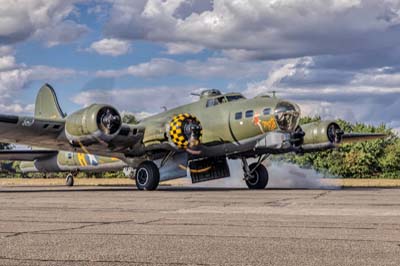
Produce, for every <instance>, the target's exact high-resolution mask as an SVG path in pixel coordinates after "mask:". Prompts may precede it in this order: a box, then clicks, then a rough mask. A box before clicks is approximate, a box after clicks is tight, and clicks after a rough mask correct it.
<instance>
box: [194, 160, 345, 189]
mask: <svg viewBox="0 0 400 266" xmlns="http://www.w3.org/2000/svg"><path fill="white" fill-rule="evenodd" d="M250 163H252V162H250V160H249V164H250ZM264 165H265V166H266V167H267V169H268V173H269V182H268V186H267V188H279V189H340V188H341V186H340V185H339V184H335V183H334V182H328V181H330V180H331V179H326V178H324V176H323V175H322V174H320V173H318V172H316V171H315V170H313V169H303V168H300V167H299V166H297V165H295V164H291V163H287V162H276V161H269V160H268V161H267V162H265V163H264ZM229 168H230V172H231V176H230V177H228V178H223V179H217V180H212V181H208V182H204V183H200V184H194V185H193V186H194V187H215V188H247V186H246V183H245V181H244V180H243V169H242V164H241V162H240V161H239V160H229Z"/></svg>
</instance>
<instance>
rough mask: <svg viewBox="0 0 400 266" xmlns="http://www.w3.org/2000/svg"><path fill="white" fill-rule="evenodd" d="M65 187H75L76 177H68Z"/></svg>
mask: <svg viewBox="0 0 400 266" xmlns="http://www.w3.org/2000/svg"><path fill="white" fill-rule="evenodd" d="M65 185H66V186H67V187H73V186H74V176H73V175H71V174H69V175H67V178H65Z"/></svg>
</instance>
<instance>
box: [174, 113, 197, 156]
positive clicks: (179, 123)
mask: <svg viewBox="0 0 400 266" xmlns="http://www.w3.org/2000/svg"><path fill="white" fill-rule="evenodd" d="M190 124H196V125H200V121H199V120H198V119H197V117H195V116H194V115H191V114H187V113H185V114H179V115H176V116H174V118H173V119H172V121H171V123H170V124H169V126H170V129H169V135H170V138H171V141H172V142H173V143H174V144H175V145H176V147H177V148H179V149H187V148H188V146H189V138H190V135H189V134H188V133H187V132H186V134H185V126H187V125H190ZM201 136H202V132H200V135H199V136H198V141H200V138H201Z"/></svg>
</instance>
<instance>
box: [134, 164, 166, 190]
mask: <svg viewBox="0 0 400 266" xmlns="http://www.w3.org/2000/svg"><path fill="white" fill-rule="evenodd" d="M135 180H136V187H137V188H138V189H139V190H149V191H151V190H156V189H157V187H158V184H159V183H160V171H159V170H158V167H157V165H156V164H155V163H153V162H152V161H145V162H143V163H141V164H140V165H139V167H138V168H137V169H136V175H135Z"/></svg>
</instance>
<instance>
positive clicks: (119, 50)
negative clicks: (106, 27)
mask: <svg viewBox="0 0 400 266" xmlns="http://www.w3.org/2000/svg"><path fill="white" fill-rule="evenodd" d="M130 48H131V45H130V43H129V42H128V41H123V40H117V39H102V40H100V41H97V42H94V43H92V45H91V46H90V50H91V51H95V52H97V53H98V54H101V55H111V56H119V55H123V54H127V53H128V52H129V51H130Z"/></svg>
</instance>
